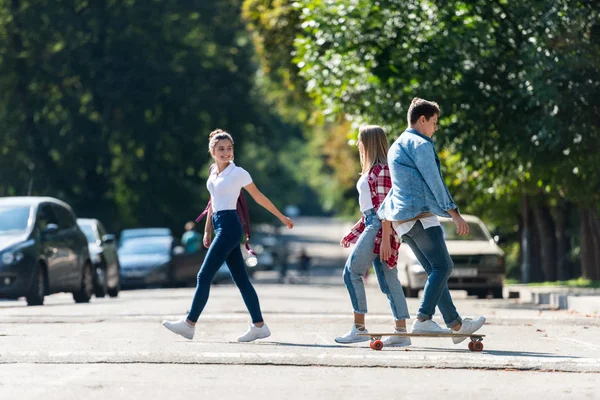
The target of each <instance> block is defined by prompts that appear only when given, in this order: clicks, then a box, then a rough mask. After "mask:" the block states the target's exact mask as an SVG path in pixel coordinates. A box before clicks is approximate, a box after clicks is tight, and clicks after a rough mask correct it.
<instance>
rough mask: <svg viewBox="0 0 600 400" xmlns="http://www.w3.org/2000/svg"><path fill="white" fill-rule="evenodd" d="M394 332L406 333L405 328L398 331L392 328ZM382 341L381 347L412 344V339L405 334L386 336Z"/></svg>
mask: <svg viewBox="0 0 600 400" xmlns="http://www.w3.org/2000/svg"><path fill="white" fill-rule="evenodd" d="M394 333H406V330H403V331H399V330H396V329H394ZM382 342H383V347H405V346H410V345H411V344H412V341H411V340H410V338H409V337H407V336H386V337H385V338H384V339H383V340H382Z"/></svg>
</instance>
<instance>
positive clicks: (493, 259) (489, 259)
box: [481, 255, 504, 267]
mask: <svg viewBox="0 0 600 400" xmlns="http://www.w3.org/2000/svg"><path fill="white" fill-rule="evenodd" d="M503 262H504V259H503V258H502V257H499V256H496V255H489V256H483V260H482V263H481V264H482V265H484V266H486V267H499V266H502V263H503Z"/></svg>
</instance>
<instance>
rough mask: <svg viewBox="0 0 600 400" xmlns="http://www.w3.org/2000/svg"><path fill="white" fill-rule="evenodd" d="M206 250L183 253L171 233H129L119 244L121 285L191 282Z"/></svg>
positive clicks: (171, 284) (164, 284)
mask: <svg viewBox="0 0 600 400" xmlns="http://www.w3.org/2000/svg"><path fill="white" fill-rule="evenodd" d="M205 254H206V251H199V252H197V253H192V254H189V253H186V252H185V250H184V248H183V247H182V246H180V245H179V240H178V239H176V238H174V237H173V236H160V235H159V236H139V237H129V238H127V240H122V241H121V242H120V246H119V248H118V256H119V263H120V265H121V270H120V272H121V274H120V275H121V286H122V287H141V286H150V285H160V286H178V285H185V284H193V283H195V282H196V275H197V274H198V271H199V269H200V266H201V265H202V260H203V259H204V255H205Z"/></svg>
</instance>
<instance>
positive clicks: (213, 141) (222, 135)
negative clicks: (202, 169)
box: [208, 129, 233, 154]
mask: <svg viewBox="0 0 600 400" xmlns="http://www.w3.org/2000/svg"><path fill="white" fill-rule="evenodd" d="M224 139H227V140H229V141H230V142H231V144H233V138H232V137H231V135H230V134H229V133H228V132H225V131H224V130H222V129H215V130H214V131H212V132H211V133H210V135H208V151H209V153H210V154H212V153H213V151H214V150H215V146H216V145H217V143H218V142H219V140H224Z"/></svg>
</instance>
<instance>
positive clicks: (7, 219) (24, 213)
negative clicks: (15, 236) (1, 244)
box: [0, 206, 31, 234]
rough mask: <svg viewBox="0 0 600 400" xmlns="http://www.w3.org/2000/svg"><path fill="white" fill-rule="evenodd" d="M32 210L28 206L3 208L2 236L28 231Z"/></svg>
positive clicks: (0, 225) (0, 226)
mask: <svg viewBox="0 0 600 400" xmlns="http://www.w3.org/2000/svg"><path fill="white" fill-rule="evenodd" d="M30 210H31V208H30V207H27V206H1V207H0V234H3V233H14V232H23V231H25V230H27V226H28V223H29V214H30Z"/></svg>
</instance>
